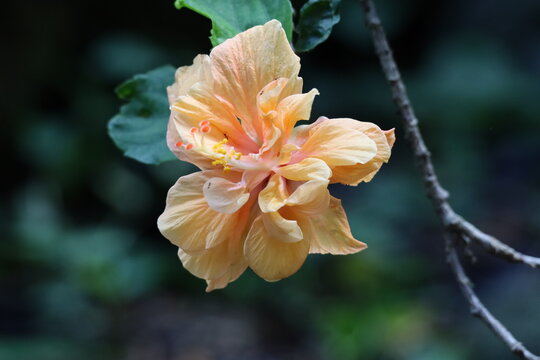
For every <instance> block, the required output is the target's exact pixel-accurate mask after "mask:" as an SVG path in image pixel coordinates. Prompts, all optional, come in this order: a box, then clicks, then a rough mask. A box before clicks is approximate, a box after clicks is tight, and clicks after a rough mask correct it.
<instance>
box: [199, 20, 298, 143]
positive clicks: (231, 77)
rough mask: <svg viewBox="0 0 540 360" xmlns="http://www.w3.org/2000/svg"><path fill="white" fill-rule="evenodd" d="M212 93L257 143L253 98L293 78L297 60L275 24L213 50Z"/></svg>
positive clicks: (259, 131) (258, 127)
mask: <svg viewBox="0 0 540 360" xmlns="http://www.w3.org/2000/svg"><path fill="white" fill-rule="evenodd" d="M210 58H211V59H212V74H213V78H214V81H215V82H214V91H215V93H216V95H217V96H218V97H219V98H221V99H222V100H223V101H225V102H228V103H229V104H231V106H233V107H234V109H235V115H236V116H238V117H239V118H240V120H241V121H242V126H243V127H244V129H245V130H246V132H247V133H248V135H249V136H250V137H251V138H252V139H254V140H257V142H259V143H261V142H262V139H263V133H262V128H261V124H260V121H259V108H258V105H257V95H258V94H259V92H260V91H261V90H262V89H263V88H264V87H265V86H266V85H267V84H269V83H270V82H271V81H273V80H275V79H278V78H287V79H290V78H293V77H296V76H297V75H298V72H299V70H300V59H299V58H298V56H296V55H295V54H294V52H293V50H292V49H291V46H290V45H289V42H288V40H287V37H286V35H285V32H284V31H283V28H282V26H281V24H280V23H279V21H277V20H271V21H269V22H267V23H266V24H265V25H262V26H255V27H252V28H251V29H248V30H246V31H244V32H242V33H240V34H238V35H236V36H235V37H233V38H231V39H229V40H226V41H225V42H223V43H222V44H220V45H218V46H216V47H215V48H214V49H213V50H212V52H211V53H210Z"/></svg>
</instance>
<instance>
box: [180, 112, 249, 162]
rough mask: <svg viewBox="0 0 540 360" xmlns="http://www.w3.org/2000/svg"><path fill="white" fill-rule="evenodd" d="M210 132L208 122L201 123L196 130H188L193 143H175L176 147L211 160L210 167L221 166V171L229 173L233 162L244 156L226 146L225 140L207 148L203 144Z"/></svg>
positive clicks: (226, 140) (194, 128)
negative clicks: (200, 154) (197, 153)
mask: <svg viewBox="0 0 540 360" xmlns="http://www.w3.org/2000/svg"><path fill="white" fill-rule="evenodd" d="M210 130H211V125H210V122H209V121H207V120H206V121H201V122H200V123H199V127H198V128H197V127H192V128H191V129H190V130H189V132H190V134H191V138H192V140H193V141H192V142H191V143H183V142H182V141H179V142H177V143H176V146H177V147H183V148H184V149H186V150H194V151H197V152H199V153H202V154H204V155H206V156H208V157H209V158H211V159H212V160H213V161H212V165H214V166H223V171H230V170H231V167H232V166H234V163H235V161H238V160H240V158H241V157H242V155H244V154H242V153H241V152H238V151H236V150H235V149H234V147H232V146H228V145H226V144H227V143H228V142H229V140H228V139H227V138H223V139H222V140H221V141H219V142H217V143H215V144H214V145H212V147H209V146H208V145H207V144H206V142H205V135H206V134H208V133H209V132H210Z"/></svg>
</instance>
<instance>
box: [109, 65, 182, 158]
mask: <svg viewBox="0 0 540 360" xmlns="http://www.w3.org/2000/svg"><path fill="white" fill-rule="evenodd" d="M174 72H175V69H174V68H173V67H172V66H170V65H165V66H162V67H159V68H157V69H154V70H152V71H149V72H147V73H145V74H138V75H135V76H134V77H133V78H131V79H129V80H127V81H126V82H124V83H123V84H121V85H120V86H118V87H117V88H116V94H117V95H118V97H119V98H120V99H122V100H127V101H128V103H127V104H125V105H123V106H122V107H121V108H120V112H119V113H118V114H117V115H116V116H115V117H113V118H112V119H111V121H109V125H108V128H109V136H110V137H111V138H112V139H113V141H114V143H115V144H116V146H118V147H119V148H120V149H122V150H123V151H124V155H126V156H128V157H131V158H133V159H135V160H137V161H140V162H142V163H145V164H156V165H157V164H160V163H162V162H165V161H169V160H174V159H175V156H174V155H173V154H172V153H171V151H170V150H169V149H168V148H167V142H166V134H167V121H168V120H169V102H168V100H167V92H166V88H167V86H169V85H170V84H172V83H173V82H174Z"/></svg>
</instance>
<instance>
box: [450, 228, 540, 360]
mask: <svg viewBox="0 0 540 360" xmlns="http://www.w3.org/2000/svg"><path fill="white" fill-rule="evenodd" d="M450 237H451V235H448V236H447V240H446V255H447V259H446V260H447V261H448V264H449V265H450V268H451V269H452V271H453V272H454V275H455V276H456V279H457V282H458V284H459V287H460V288H461V292H462V293H463V296H465V298H466V299H467V301H468V302H469V305H470V307H471V314H472V315H473V316H476V317H477V318H479V319H481V320H482V321H484V322H485V323H486V324H487V325H488V326H489V327H490V328H491V330H493V332H494V333H495V334H497V336H499V338H500V339H501V340H502V341H503V342H504V343H505V344H506V345H507V346H508V347H509V348H510V351H512V352H513V353H514V354H516V355H517V356H519V357H521V358H523V359H528V360H539V359H540V357H538V356H536V355H534V354H532V353H531V352H530V351H529V350H527V348H526V347H525V346H523V344H522V343H520V342H519V341H517V340H516V338H515V337H514V335H512V333H511V332H510V331H508V329H507V328H506V327H505V326H504V325H503V324H502V323H501V322H500V321H499V320H498V319H497V318H496V317H494V316H493V315H492V314H491V313H490V312H489V310H488V309H487V308H486V307H485V306H484V304H482V302H481V301H480V299H479V298H478V296H476V294H475V292H474V290H473V288H472V287H473V284H472V283H471V281H470V280H469V278H468V277H467V274H465V270H463V266H462V265H461V261H460V260H459V257H458V255H457V251H456V247H455V243H454V240H453V239H451V238H450Z"/></svg>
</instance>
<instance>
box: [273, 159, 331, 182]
mask: <svg viewBox="0 0 540 360" xmlns="http://www.w3.org/2000/svg"><path fill="white" fill-rule="evenodd" d="M275 172H276V174H279V175H281V176H283V177H284V178H286V179H289V180H295V181H307V180H328V178H330V176H332V170H330V168H329V167H328V165H326V163H325V162H324V161H323V160H321V159H317V158H306V159H303V160H302V161H300V162H297V163H296V164H292V165H286V166H281V167H278V168H276V169H275Z"/></svg>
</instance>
